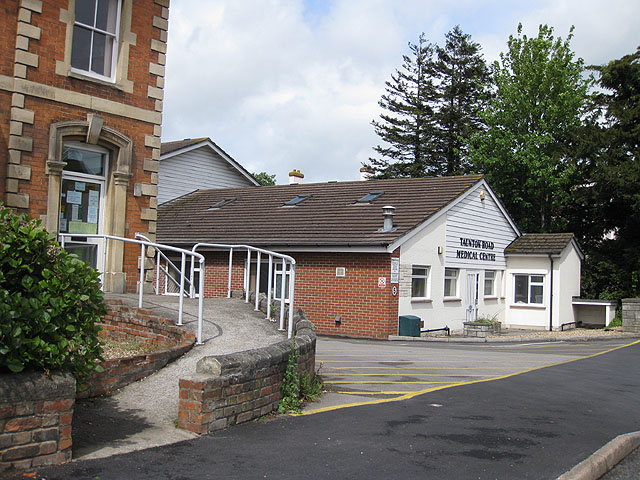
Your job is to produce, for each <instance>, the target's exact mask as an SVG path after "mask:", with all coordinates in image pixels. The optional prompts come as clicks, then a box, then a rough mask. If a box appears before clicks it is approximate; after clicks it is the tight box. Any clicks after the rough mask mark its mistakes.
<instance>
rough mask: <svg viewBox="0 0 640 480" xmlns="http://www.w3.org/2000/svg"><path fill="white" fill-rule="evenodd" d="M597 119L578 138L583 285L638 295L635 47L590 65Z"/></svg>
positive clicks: (639, 64) (638, 69)
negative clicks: (582, 160)
mask: <svg viewBox="0 0 640 480" xmlns="http://www.w3.org/2000/svg"><path fill="white" fill-rule="evenodd" d="M594 69H595V70H596V71H597V72H598V73H599V79H598V83H599V86H600V87H601V89H602V91H601V93H599V94H598V95H597V100H598V101H599V103H600V105H601V107H602V115H601V116H600V123H599V124H598V125H597V126H596V127H595V128H592V129H591V130H590V131H589V132H588V133H589V135H588V136H587V135H585V136H584V138H583V141H584V143H585V144H586V145H587V147H586V149H587V150H588V152H589V154H590V156H589V164H588V169H587V173H586V175H585V178H586V179H587V181H585V182H584V185H583V187H582V188H581V190H580V194H581V198H582V199H583V200H582V202H581V203H583V204H584V205H586V206H588V207H589V208H588V212H589V215H588V221H587V222H586V223H587V226H586V228H585V231H584V241H585V243H586V245H587V246H588V252H587V260H588V261H587V263H586V266H585V267H586V268H585V282H584V287H585V290H586V293H588V294H589V295H593V296H607V297H610V298H621V297H626V296H640V255H639V254H638V250H639V249H640V48H638V50H636V52H635V53H633V54H630V55H625V56H624V57H622V58H620V59H618V60H613V61H611V62H609V63H608V64H607V65H604V66H601V67H594Z"/></svg>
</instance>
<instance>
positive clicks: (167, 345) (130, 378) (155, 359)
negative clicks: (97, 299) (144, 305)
mask: <svg viewBox="0 0 640 480" xmlns="http://www.w3.org/2000/svg"><path fill="white" fill-rule="evenodd" d="M108 307H109V311H108V312H107V314H106V315H105V316H104V317H102V322H100V325H101V327H102V332H101V334H100V335H101V337H104V338H111V339H114V340H120V341H122V340H127V339H130V338H135V339H136V340H137V341H138V342H139V343H140V344H141V345H146V346H153V347H158V350H157V351H154V352H151V353H144V354H139V355H134V356H130V357H125V358H115V359H112V360H107V361H105V362H102V363H101V366H102V368H103V369H104V370H103V371H102V372H98V373H94V374H93V375H91V377H90V378H89V379H88V383H89V386H88V388H87V389H86V390H84V391H82V392H78V394H77V396H76V398H86V397H95V396H98V395H108V394H111V393H112V392H113V391H115V390H117V389H119V388H122V387H124V386H126V385H129V384H130V383H133V382H135V381H138V380H140V379H142V378H144V377H147V376H149V375H151V374H152V373H154V372H157V371H158V370H160V369H161V368H162V367H164V366H165V365H167V364H168V363H169V362H171V361H173V360H175V359H176V358H178V357H180V356H182V355H184V354H185V353H186V352H188V351H189V350H190V349H191V347H193V345H194V344H195V340H196V339H195V335H193V334H191V333H188V332H187V331H186V330H185V328H184V327H177V326H176V325H175V323H174V322H173V321H171V320H167V319H166V318H162V317H159V316H157V315H152V314H151V310H146V309H140V308H136V307H128V306H124V305H122V304H121V302H118V301H114V300H110V301H109V302H108Z"/></svg>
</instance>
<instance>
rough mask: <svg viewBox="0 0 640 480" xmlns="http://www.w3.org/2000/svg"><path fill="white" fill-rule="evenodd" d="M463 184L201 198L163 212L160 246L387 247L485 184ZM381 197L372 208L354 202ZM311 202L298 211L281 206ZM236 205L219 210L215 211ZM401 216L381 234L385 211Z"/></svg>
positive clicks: (393, 183) (270, 190)
mask: <svg viewBox="0 0 640 480" xmlns="http://www.w3.org/2000/svg"><path fill="white" fill-rule="evenodd" d="M482 178H483V177H482V175H469V176H460V177H438V178H415V179H396V180H369V181H356V182H340V183H338V182H329V183H315V184H301V185H277V186H272V187H260V188H254V187H248V188H233V189H218V190H200V191H197V192H194V193H192V194H190V195H186V196H184V197H181V198H179V199H176V200H174V201H171V202H168V203H166V204H164V205H162V206H161V207H160V208H159V210H158V231H157V238H158V241H159V242H162V243H170V244H181V245H188V244H193V243H196V242H207V243H233V244H251V245H256V246H260V245H271V246H285V247H286V246H306V247H308V246H327V247H328V246H387V245H389V244H390V243H392V242H393V241H395V240H396V239H398V238H400V237H401V236H403V235H404V234H406V233H408V232H410V231H411V230H412V229H414V228H415V227H417V226H418V225H420V224H421V223H422V222H424V221H425V220H427V219H428V218H429V217H431V216H432V215H433V214H435V213H436V212H438V211H439V210H441V209H442V208H443V207H445V206H446V205H448V204H449V203H450V202H452V201H453V200H454V199H456V198H457V197H458V196H459V195H460V194H462V193H463V192H465V191H467V190H468V189H469V188H471V187H472V186H473V185H475V184H477V183H478V182H479V181H481V180H482ZM370 192H384V194H383V195H381V196H379V197H378V198H376V199H374V200H373V201H372V202H371V203H370V204H366V205H358V204H355V202H356V200H358V199H359V198H362V197H364V196H365V195H367V194H368V193H370ZM298 195H311V196H310V197H309V198H308V199H306V200H304V201H302V202H300V203H299V204H298V205H296V206H293V207H283V205H284V204H285V203H286V202H288V201H290V200H292V199H294V198H295V197H297V196H298ZM228 198H235V200H234V201H233V202H231V203H229V204H227V205H225V206H223V207H221V208H218V209H210V207H212V206H213V205H215V204H216V203H218V202H220V201H222V200H225V199H228ZM385 205H391V206H394V207H395V208H396V210H395V217H394V225H395V229H394V230H393V231H390V232H384V233H380V232H378V229H380V228H381V227H382V225H383V216H382V207H383V206H385Z"/></svg>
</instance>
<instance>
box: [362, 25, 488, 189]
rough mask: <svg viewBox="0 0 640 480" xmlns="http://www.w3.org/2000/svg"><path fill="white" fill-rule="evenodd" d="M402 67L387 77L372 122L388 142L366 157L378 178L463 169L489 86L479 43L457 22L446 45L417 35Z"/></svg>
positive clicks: (431, 173)
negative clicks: (373, 155)
mask: <svg viewBox="0 0 640 480" xmlns="http://www.w3.org/2000/svg"><path fill="white" fill-rule="evenodd" d="M409 48H410V55H405V56H404V57H403V59H404V63H403V65H402V69H401V70H397V71H396V73H395V74H393V75H391V80H390V81H388V82H386V93H385V94H384V95H383V96H382V98H381V100H380V102H379V105H380V106H381V107H382V108H383V109H384V112H383V113H382V114H381V115H380V120H379V121H375V120H374V121H373V122H372V124H373V126H374V128H375V131H376V133H377V134H378V136H379V137H380V138H381V139H382V140H383V141H384V142H385V143H386V146H380V145H378V146H376V147H374V150H375V152H376V153H378V154H379V155H380V158H370V159H369V162H370V165H369V166H371V167H372V168H373V170H374V172H375V177H376V178H394V177H423V176H439V175H457V174H460V173H464V172H465V171H466V170H467V160H466V143H465V140H466V139H468V138H469V137H470V136H471V135H472V134H474V133H476V132H477V131H478V130H479V129H481V126H482V123H481V121H480V119H479V118H478V112H479V111H480V110H481V108H482V106H483V98H484V96H485V92H486V91H487V90H488V88H489V85H490V76H489V72H488V69H487V66H486V64H485V62H484V60H483V58H482V54H481V53H480V46H479V45H478V44H477V43H474V42H473V41H471V37H470V35H468V34H464V33H462V31H461V30H460V27H455V28H454V29H453V30H452V31H451V32H449V33H448V34H447V35H446V43H445V46H444V47H438V46H437V45H432V44H430V43H428V42H427V41H426V40H425V36H424V33H423V34H422V35H420V38H419V42H418V44H415V45H414V44H411V43H410V44H409Z"/></svg>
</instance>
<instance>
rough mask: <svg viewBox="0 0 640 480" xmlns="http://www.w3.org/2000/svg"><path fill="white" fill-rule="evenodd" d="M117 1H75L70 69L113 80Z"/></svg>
mask: <svg viewBox="0 0 640 480" xmlns="http://www.w3.org/2000/svg"><path fill="white" fill-rule="evenodd" d="M120 2H121V0H76V2H75V23H74V25H73V40H72V44H71V68H72V70H74V71H77V72H81V73H84V74H87V75H90V76H93V77H96V78H101V79H105V80H108V81H114V80H115V70H116V65H117V63H118V62H117V55H118V33H119V32H118V29H119V24H120Z"/></svg>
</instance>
